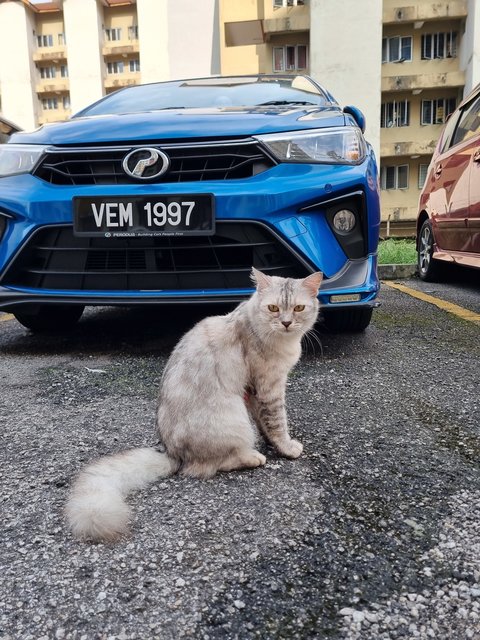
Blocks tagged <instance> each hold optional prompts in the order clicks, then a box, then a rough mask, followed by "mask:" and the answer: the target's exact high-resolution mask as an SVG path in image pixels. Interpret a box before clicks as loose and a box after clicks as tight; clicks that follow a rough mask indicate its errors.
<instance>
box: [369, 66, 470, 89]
mask: <svg viewBox="0 0 480 640" xmlns="http://www.w3.org/2000/svg"><path fill="white" fill-rule="evenodd" d="M464 85H465V73H464V72H463V71H445V72H443V73H417V74H414V75H409V76H407V75H405V76H401V75H398V76H384V77H382V91H415V90H420V89H440V88H444V87H463V86H464Z"/></svg>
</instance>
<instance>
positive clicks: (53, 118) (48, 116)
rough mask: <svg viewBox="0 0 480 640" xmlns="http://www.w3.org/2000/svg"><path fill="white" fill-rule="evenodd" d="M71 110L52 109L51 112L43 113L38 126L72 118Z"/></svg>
mask: <svg viewBox="0 0 480 640" xmlns="http://www.w3.org/2000/svg"><path fill="white" fill-rule="evenodd" d="M71 113H72V111H71V109H52V110H51V111H41V112H40V115H39V116H38V124H39V125H41V124H47V123H49V122H61V121H62V120H66V119H67V118H69V117H70V115H71Z"/></svg>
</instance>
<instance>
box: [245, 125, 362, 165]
mask: <svg viewBox="0 0 480 640" xmlns="http://www.w3.org/2000/svg"><path fill="white" fill-rule="evenodd" d="M255 138H256V139H257V140H259V141H261V142H263V144H265V145H266V146H267V147H268V148H269V149H270V151H271V153H273V155H274V156H275V157H276V158H277V159H278V160H280V161H281V162H302V163H307V162H308V163H311V162H319V163H327V164H358V163H359V162H361V161H362V160H363V159H364V158H365V154H366V145H365V140H364V138H363V135H362V132H361V131H360V129H358V128H357V127H335V128H333V127H332V128H330V129H328V128H326V129H314V130H313V131H295V132H288V133H274V134H270V135H261V136H255Z"/></svg>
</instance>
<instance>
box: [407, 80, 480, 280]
mask: <svg viewBox="0 0 480 640" xmlns="http://www.w3.org/2000/svg"><path fill="white" fill-rule="evenodd" d="M417 252H418V272H419V275H420V278H422V280H427V281H434V280H441V279H442V278H443V277H444V275H445V269H444V267H445V265H446V264H447V263H454V264H457V265H464V266H469V267H475V268H480V85H479V86H477V87H476V89H475V90H474V91H473V92H472V93H471V94H470V95H469V96H468V98H466V100H464V101H463V102H462V103H461V104H460V106H459V107H458V109H457V110H456V111H455V112H454V113H453V114H452V115H451V116H450V118H449V120H448V122H447V124H446V125H445V127H444V130H443V132H442V134H441V136H440V139H439V141H438V143H437V147H436V149H435V152H434V154H433V157H432V161H431V163H430V167H429V170H428V174H427V179H426V181H425V185H424V187H423V190H422V192H421V195H420V202H419V214H418V219H417Z"/></svg>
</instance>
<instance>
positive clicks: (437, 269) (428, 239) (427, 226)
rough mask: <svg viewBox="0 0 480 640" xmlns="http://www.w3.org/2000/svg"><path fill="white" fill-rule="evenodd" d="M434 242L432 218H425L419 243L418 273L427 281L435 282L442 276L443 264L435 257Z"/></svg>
mask: <svg viewBox="0 0 480 640" xmlns="http://www.w3.org/2000/svg"><path fill="white" fill-rule="evenodd" d="M434 244H435V239H434V237H433V229H432V224H431V222H430V220H425V222H424V223H423V224H422V228H421V229H420V235H419V236H418V244H417V265H418V275H419V277H420V279H421V280H425V282H433V281H435V280H437V279H439V278H440V277H441V272H442V267H443V265H441V264H439V263H438V261H437V260H435V259H434V258H433V245H434Z"/></svg>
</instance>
